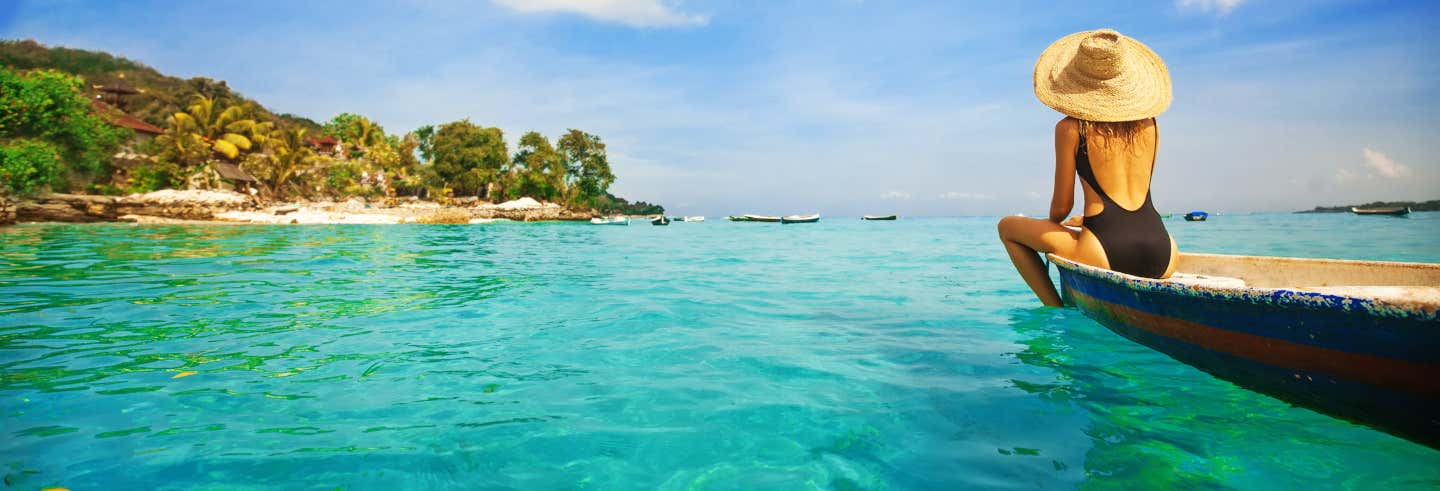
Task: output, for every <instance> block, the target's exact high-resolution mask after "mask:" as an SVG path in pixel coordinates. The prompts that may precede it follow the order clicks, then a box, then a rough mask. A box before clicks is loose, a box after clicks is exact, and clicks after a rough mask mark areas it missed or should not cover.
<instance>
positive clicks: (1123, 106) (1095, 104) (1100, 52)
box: [1035, 29, 1171, 121]
mask: <svg viewBox="0 0 1440 491" xmlns="http://www.w3.org/2000/svg"><path fill="white" fill-rule="evenodd" d="M1035 97H1038V98H1040V102H1043V103H1045V105H1047V106H1050V107H1051V108H1054V109H1055V110H1056V111H1060V112H1062V113H1065V114H1066V115H1068V116H1073V117H1076V118H1079V119H1084V120H1089V121H1134V120H1137V119H1146V118H1152V117H1155V116H1156V115H1159V114H1160V113H1162V112H1165V109H1167V108H1169V107H1170V99H1171V95H1170V70H1168V69H1166V68H1165V62H1164V61H1161V60H1160V55H1157V54H1155V51H1153V50H1151V49H1150V47H1149V46H1145V45H1144V44H1142V43H1141V42H1140V41H1136V40H1134V39H1130V38H1128V37H1125V36H1123V35H1121V34H1120V33H1118V32H1115V31H1114V30H1111V29H1100V30H1096V31H1083V32H1077V33H1075V34H1071V35H1069V36H1065V37H1063V38H1060V40H1059V41H1055V43H1054V44H1051V45H1050V47H1049V48H1045V52H1043V53H1040V59H1039V60H1038V61H1036V62H1035Z"/></svg>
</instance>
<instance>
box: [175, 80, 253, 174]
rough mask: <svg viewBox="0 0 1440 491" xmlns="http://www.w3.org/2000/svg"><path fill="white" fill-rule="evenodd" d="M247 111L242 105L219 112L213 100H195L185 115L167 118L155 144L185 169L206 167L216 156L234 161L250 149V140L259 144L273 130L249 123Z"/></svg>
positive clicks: (198, 98) (202, 98)
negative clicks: (163, 130)
mask: <svg viewBox="0 0 1440 491" xmlns="http://www.w3.org/2000/svg"><path fill="white" fill-rule="evenodd" d="M248 109H249V108H247V107H246V106H242V105H231V106H229V107H225V108H223V109H220V108H218V107H217V105H216V100H215V99H211V98H209V97H205V96H195V102H194V103H192V104H190V106H189V107H187V108H185V111H183V112H177V113H175V114H172V115H171V116H170V125H169V126H170V127H169V128H167V129H166V131H165V133H164V134H162V135H160V137H159V138H158V140H159V142H160V144H161V145H162V146H164V147H165V148H166V150H173V151H174V152H175V153H176V156H177V157H179V159H180V160H181V161H182V163H184V164H187V165H189V166H196V165H200V164H203V163H206V162H208V161H209V160H210V158H211V157H213V156H214V155H217V154H218V155H220V156H223V157H225V158H226V159H229V160H234V159H235V158H237V157H239V156H240V152H242V151H245V150H249V149H250V147H251V146H253V143H254V142H253V141H252V139H261V140H263V138H264V135H265V134H266V133H267V132H268V131H269V129H270V128H271V127H272V126H273V123H269V122H265V123H257V122H255V120H253V119H250V118H249V117H248V116H249V114H248V113H249V111H248Z"/></svg>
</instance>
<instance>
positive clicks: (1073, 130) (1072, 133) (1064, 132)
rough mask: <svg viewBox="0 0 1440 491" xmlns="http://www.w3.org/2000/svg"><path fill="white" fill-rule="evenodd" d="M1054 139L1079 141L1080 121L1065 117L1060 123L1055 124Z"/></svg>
mask: <svg viewBox="0 0 1440 491" xmlns="http://www.w3.org/2000/svg"><path fill="white" fill-rule="evenodd" d="M1055 139H1056V140H1065V141H1069V140H1076V141H1078V140H1079V139H1080V120H1077V119H1075V118H1072V117H1069V116H1066V117H1065V118H1064V119H1061V120H1060V122H1058V123H1055Z"/></svg>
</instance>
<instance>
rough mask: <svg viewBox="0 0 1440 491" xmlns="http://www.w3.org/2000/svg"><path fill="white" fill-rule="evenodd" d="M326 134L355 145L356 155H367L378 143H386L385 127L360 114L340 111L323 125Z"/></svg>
mask: <svg viewBox="0 0 1440 491" xmlns="http://www.w3.org/2000/svg"><path fill="white" fill-rule="evenodd" d="M322 128H323V129H324V131H325V133H326V134H328V135H330V136H333V137H335V138H339V139H340V141H341V142H342V143H345V144H349V145H354V146H355V147H354V150H356V152H355V153H354V156H357V157H358V156H361V155H365V154H366V153H367V152H368V150H369V149H370V148H371V147H373V146H376V145H380V144H383V143H385V140H386V136H385V128H383V127H381V126H380V125H379V124H377V123H375V122H374V121H371V120H370V119H369V118H366V117H364V116H361V115H358V114H351V113H340V114H338V115H336V116H335V117H333V118H330V121H327V122H325V125H324V126H323V127H322Z"/></svg>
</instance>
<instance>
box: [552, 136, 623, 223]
mask: <svg viewBox="0 0 1440 491" xmlns="http://www.w3.org/2000/svg"><path fill="white" fill-rule="evenodd" d="M556 149H557V150H559V152H560V156H561V158H562V159H563V160H564V162H565V167H566V179H565V181H566V185H567V189H566V193H565V194H566V196H565V197H566V199H567V200H568V201H569V202H570V203H572V204H578V205H587V206H592V207H593V206H595V205H596V204H597V203H598V199H599V198H600V197H601V196H604V195H605V192H606V191H607V190H608V189H610V184H611V183H613V182H615V174H614V173H612V172H611V171H610V160H609V158H608V157H606V155H605V143H604V142H602V141H600V137H599V136H595V135H592V134H589V133H586V132H583V131H580V130H576V129H571V130H569V131H567V132H566V133H565V135H564V136H561V137H560V140H559V142H558V144H557V145H556Z"/></svg>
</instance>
